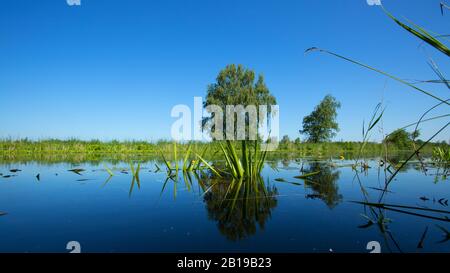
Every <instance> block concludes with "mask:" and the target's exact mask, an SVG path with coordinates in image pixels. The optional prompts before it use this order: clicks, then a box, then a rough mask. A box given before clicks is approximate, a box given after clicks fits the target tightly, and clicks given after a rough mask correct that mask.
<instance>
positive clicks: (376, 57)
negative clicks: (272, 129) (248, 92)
mask: <svg viewBox="0 0 450 273" xmlns="http://www.w3.org/2000/svg"><path fill="white" fill-rule="evenodd" d="M439 2H440V1H437V0H436V1H435V0H422V1H418V0H417V1H415V0H400V1H399V0H395V1H394V0H385V1H383V3H384V5H385V7H386V8H387V9H388V10H390V11H391V12H392V13H394V14H395V15H397V16H400V17H401V16H404V17H406V18H408V19H410V20H412V21H414V22H415V23H418V24H420V25H422V26H423V27H425V28H427V29H430V30H433V31H434V32H436V33H444V34H448V26H449V23H450V11H449V12H448V14H447V15H446V16H441V15H440V9H439ZM81 4H82V5H81V6H79V7H73V6H72V7H71V6H68V5H67V4H66V1H65V0H41V1H33V0H28V1H27V0H5V1H2V4H1V9H0V60H1V61H0V103H1V107H0V124H1V125H0V137H2V138H5V137H12V138H24V137H29V138H33V139H41V138H50V137H51V138H70V137H76V138H81V139H93V138H95V139H101V140H111V139H120V140H129V139H145V140H157V139H160V138H165V139H169V138H170V128H171V125H172V123H173V122H174V121H175V119H174V118H171V116H170V111H171V109H172V107H173V106H174V105H176V104H187V105H190V106H192V105H193V97H194V96H205V94H206V87H207V85H208V84H210V83H213V82H214V81H215V77H216V75H217V73H218V72H219V71H220V70H221V69H222V68H224V67H225V66H226V65H227V64H231V63H235V64H243V65H244V66H246V67H249V68H251V69H254V70H255V71H256V72H257V73H262V74H264V76H265V79H266V83H267V85H268V87H269V88H270V90H271V92H272V93H273V95H275V96H276V98H277V100H278V104H279V105H280V131H281V134H282V135H284V134H288V135H289V136H290V137H291V138H296V137H298V136H299V134H298V130H299V129H300V126H301V121H302V119H303V117H304V116H305V115H307V114H308V113H310V112H311V111H312V110H313V108H314V106H315V105H316V104H317V103H318V102H319V101H320V100H321V99H322V98H323V97H324V96H325V95H326V94H332V95H334V96H335V97H336V98H337V99H338V100H339V101H341V103H342V108H341V109H340V111H339V116H338V121H339V124H340V127H341V131H340V132H339V133H338V135H337V137H336V138H335V139H336V140H340V139H345V140H359V139H360V138H361V125H362V121H363V119H364V118H366V119H368V118H369V117H370V115H371V113H372V110H373V108H374V107H375V106H376V104H377V103H378V102H379V101H380V100H383V101H384V103H385V105H386V107H387V110H386V113H385V120H384V129H385V131H392V130H394V129H396V128H398V127H401V126H403V125H406V124H408V123H411V122H414V121H415V120H417V119H418V118H419V117H420V115H421V113H422V112H423V111H425V110H426V109H427V108H429V107H430V106H432V105H433V104H435V101H434V100H433V99H430V98H428V97H426V96H424V95H422V94H420V93H417V92H415V91H413V90H412V89H409V88H407V87H404V86H402V85H400V84H398V83H395V82H393V81H391V80H388V81H386V79H385V78H383V77H382V76H380V75H377V74H374V73H373V72H370V71H367V70H364V69H362V68H359V67H356V66H354V65H352V64H350V63H346V62H344V61H341V60H339V59H336V58H334V57H331V56H328V55H323V54H317V53H315V54H308V55H305V54H304V50H305V49H307V48H309V47H312V46H317V47H321V48H325V49H328V50H331V51H334V52H337V53H340V54H342V55H346V56H349V57H352V58H355V59H357V60H360V61H363V62H365V63H368V64H371V65H373V66H375V67H378V68H382V69H384V70H386V71H389V72H391V73H393V74H395V75H398V76H399V77H401V78H404V79H423V80H428V79H435V78H436V76H435V75H434V74H433V72H432V71H431V69H430V68H429V67H428V66H427V64H426V60H427V58H428V57H430V56H431V57H433V59H434V60H435V61H436V62H437V63H438V65H439V66H440V68H441V70H442V71H444V72H445V71H450V69H449V68H450V65H449V63H448V59H447V58H445V57H443V56H442V54H440V53H439V52H436V51H435V50H433V49H432V48H429V47H426V46H425V47H420V41H418V40H417V39H416V38H414V37H412V36H411V35H409V34H408V33H406V32H405V31H403V30H402V29H400V28H399V27H398V26H397V25H395V24H394V23H393V22H392V21H391V20H389V19H388V18H387V17H386V16H385V15H384V13H383V12H382V10H381V9H380V8H378V7H371V6H368V5H367V3H366V1H365V0H339V1H331V0H314V1H302V0H292V1H290V0H289V1H288V0H285V1H280V0H273V1H266V0H257V1H256V0H255V1H253V0H241V1H238V0H214V1H213V0H202V1H201V0H191V1H186V0H178V1H175V0H152V1H146V0H145V1H144V0H133V1H129V0H128V1H125V0H82V1H81ZM423 87H427V89H429V90H432V91H433V92H434V93H435V94H437V95H439V96H441V97H445V98H447V96H448V90H447V89H445V88H443V87H441V86H440V85H424V86H423ZM447 109H448V108H445V107H443V108H442V109H440V110H439V109H438V110H437V111H434V112H433V113H432V114H431V115H432V116H433V115H440V114H444V113H447V112H448V110H447ZM444 122H446V121H445V120H442V121H440V122H431V123H430V124H427V125H424V126H423V127H422V128H423V130H422V133H423V138H425V137H429V136H431V134H432V132H433V130H436V129H438V128H439V125H441V124H442V123H444ZM374 139H379V136H378V135H377V134H375V135H374ZM439 139H441V140H449V139H450V134H449V131H448V130H447V131H444V132H443V133H442V134H441V135H440V137H439Z"/></svg>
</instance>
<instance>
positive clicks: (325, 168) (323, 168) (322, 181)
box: [303, 162, 342, 209]
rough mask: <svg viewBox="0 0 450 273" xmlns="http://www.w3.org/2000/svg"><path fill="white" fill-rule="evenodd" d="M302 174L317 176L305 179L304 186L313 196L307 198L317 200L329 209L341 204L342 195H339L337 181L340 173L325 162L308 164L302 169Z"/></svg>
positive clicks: (309, 195)
mask: <svg viewBox="0 0 450 273" xmlns="http://www.w3.org/2000/svg"><path fill="white" fill-rule="evenodd" d="M303 171H304V173H315V172H317V174H315V175H313V176H310V177H307V178H305V179H304V180H305V185H306V186H307V187H308V188H310V189H311V190H313V194H308V195H307V196H306V197H308V198H319V199H321V200H323V201H324V202H325V204H326V205H327V206H328V207H329V208H331V209H332V208H334V207H336V206H337V205H338V204H339V203H341V202H342V195H341V194H339V187H338V185H337V183H336V182H337V181H338V180H339V176H340V171H339V170H337V169H336V168H335V167H332V166H330V164H328V163H327V162H310V163H309V164H308V165H307V166H305V167H304V169H303Z"/></svg>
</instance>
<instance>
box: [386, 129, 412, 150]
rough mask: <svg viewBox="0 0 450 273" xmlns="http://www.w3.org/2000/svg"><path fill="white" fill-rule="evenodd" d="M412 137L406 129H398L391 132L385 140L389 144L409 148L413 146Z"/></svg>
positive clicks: (399, 147)
mask: <svg viewBox="0 0 450 273" xmlns="http://www.w3.org/2000/svg"><path fill="white" fill-rule="evenodd" d="M411 137H412V134H409V133H408V132H406V131H405V129H397V130H395V131H394V132H392V133H391V134H389V135H388V136H387V137H386V139H385V140H384V141H385V142H386V143H387V144H391V145H394V146H395V147H397V148H398V149H409V148H411V144H412V142H411Z"/></svg>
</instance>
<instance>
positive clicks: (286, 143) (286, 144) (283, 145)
mask: <svg viewBox="0 0 450 273" xmlns="http://www.w3.org/2000/svg"><path fill="white" fill-rule="evenodd" d="M290 143H291V140H290V139H289V136H288V135H285V136H283V137H282V138H281V140H280V145H279V146H278V148H279V149H280V150H289V148H290Z"/></svg>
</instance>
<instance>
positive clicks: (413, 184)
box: [0, 158, 450, 253]
mask: <svg viewBox="0 0 450 273" xmlns="http://www.w3.org/2000/svg"><path fill="white" fill-rule="evenodd" d="M352 163H354V161H347V160H317V159H313V158H303V159H301V158H299V159H273V160H272V159H271V160H270V161H269V162H266V164H265V167H264V169H263V172H262V174H261V177H260V179H258V181H256V182H254V183H253V182H252V183H246V182H245V181H244V182H242V181H233V182H232V181H231V180H230V179H228V180H227V179H221V180H218V179H214V178H213V177H212V176H211V175H209V174H208V173H207V172H206V171H205V172H204V173H190V174H183V173H182V172H180V173H178V175H175V174H173V175H172V176H171V177H168V176H167V174H166V172H165V171H163V170H161V171H156V170H157V167H156V166H155V164H159V166H160V167H161V166H162V165H161V164H160V162H159V163H158V162H157V161H153V160H150V161H145V162H142V163H141V166H140V171H139V177H137V178H136V177H134V176H133V174H132V171H131V168H130V165H129V164H128V163H126V162H112V161H109V162H108V161H107V162H90V163H89V162H84V163H83V162H81V163H76V164H74V163H64V162H55V163H44V162H37V161H30V162H27V161H24V162H7V161H3V162H2V163H1V164H0V173H1V174H2V176H1V177H0V212H2V213H4V214H3V215H1V216H0V233H1V234H2V236H0V252H69V250H67V249H66V245H67V243H68V242H69V241H77V242H79V243H80V245H81V251H82V252H318V253H319V252H363V253H368V252H369V251H370V250H368V249H367V244H368V243H369V242H371V241H376V242H378V243H379V244H380V246H381V251H382V252H450V241H446V233H445V232H448V231H449V230H450V224H449V218H448V216H450V215H449V210H448V198H450V196H449V195H450V185H449V183H448V179H447V178H446V177H442V175H440V173H441V172H442V170H438V169H437V168H434V167H432V166H428V167H427V170H426V172H424V171H423V170H422V169H421V164H420V162H412V163H409V164H408V165H407V166H406V168H405V169H404V170H402V171H401V172H400V173H399V174H398V175H397V176H396V178H395V179H394V180H393V181H392V182H391V183H390V184H389V186H388V187H387V188H385V177H386V176H389V171H392V170H385V169H384V167H383V166H380V163H379V160H377V159H373V160H369V161H368V166H369V168H365V169H363V168H359V167H358V168H357V172H356V170H355V169H353V168H352V167H351V166H350V165H351V164H352ZM104 164H105V165H106V166H108V168H110V169H111V170H112V172H113V173H114V176H111V177H110V175H109V173H108V172H107V171H106V169H105V167H104ZM71 169H80V170H75V171H69V170H71ZM161 169H163V168H162V167H161ZM11 170H12V172H11ZM19 170H20V171H19ZM385 172H387V174H385ZM308 173H313V175H311V176H307V177H304V178H303V179H301V178H295V176H300V175H302V174H308ZM314 173H315V174H314ZM38 174H39V176H38V177H37V175H38ZM38 178H39V179H38ZM230 183H234V185H238V186H239V187H237V186H236V187H234V188H232V189H231V190H230V187H229V185H230ZM357 202H363V203H364V202H365V203H364V204H363V203H357ZM367 203H383V204H387V205H388V206H385V207H380V206H379V205H377V206H374V205H370V206H369V205H367ZM411 207H412V208H411ZM447 239H448V238H447Z"/></svg>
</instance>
